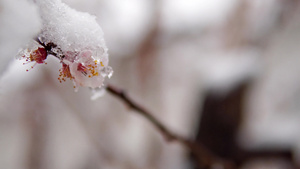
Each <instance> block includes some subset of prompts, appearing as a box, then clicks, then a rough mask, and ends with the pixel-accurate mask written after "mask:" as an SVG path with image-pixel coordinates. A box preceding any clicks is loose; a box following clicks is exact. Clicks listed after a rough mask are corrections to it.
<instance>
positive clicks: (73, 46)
mask: <svg viewBox="0 0 300 169" xmlns="http://www.w3.org/2000/svg"><path fill="white" fill-rule="evenodd" d="M36 4H37V6H38V7H39V11H40V15H41V19H42V24H43V26H42V30H41V32H40V34H39V35H38V37H37V42H33V43H32V45H31V47H29V48H28V49H27V50H25V53H24V52H23V57H25V58H26V61H27V62H32V61H34V62H35V64H42V63H45V59H46V58H47V55H53V56H55V57H57V58H58V59H59V60H60V62H61V65H62V67H61V69H60V70H59V73H60V74H59V77H58V80H59V81H60V82H63V81H66V80H67V79H70V80H72V81H73V82H74V87H75V88H76V87H77V86H84V87H90V88H93V89H98V88H100V87H101V86H102V85H103V81H104V79H105V77H106V76H108V77H110V76H111V75H112V68H111V67H109V66H108V53H107V51H108V49H107V47H106V45H105V41H104V39H103V32H102V29H101V27H100V26H99V25H98V23H97V22H96V20H95V17H94V16H91V15H90V14H88V13H83V12H78V11H76V10H74V9H72V8H70V7H69V6H67V5H66V4H64V3H62V2H61V1H60V0H49V1H45V0H36ZM44 51H46V52H47V55H46V57H45V56H44V53H43V52H44ZM26 52H27V53H26Z"/></svg>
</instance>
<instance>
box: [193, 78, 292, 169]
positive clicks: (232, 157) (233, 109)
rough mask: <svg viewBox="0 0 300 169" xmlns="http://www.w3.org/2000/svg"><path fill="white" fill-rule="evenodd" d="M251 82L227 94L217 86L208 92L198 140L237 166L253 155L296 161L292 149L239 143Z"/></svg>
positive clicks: (250, 158)
mask: <svg viewBox="0 0 300 169" xmlns="http://www.w3.org/2000/svg"><path fill="white" fill-rule="evenodd" d="M249 86H250V83H249V81H246V82H244V83H242V84H240V85H239V86H237V87H236V88H235V89H233V90H231V91H230V92H228V93H227V94H226V95H219V94H218V93H216V91H213V90H211V91H208V92H207V94H206V97H205V101H204V105H203V109H202V111H201V114H202V117H201V121H200V125H199V128H198V133H197V137H196V140H197V141H198V142H199V143H201V144H203V145H204V146H205V147H206V148H208V149H209V150H210V151H211V152H213V154H215V155H217V156H219V157H221V158H224V159H226V160H228V161H232V162H234V163H235V164H236V165H237V166H241V165H243V164H244V163H245V162H247V161H249V160H252V159H269V158H278V159H285V160H287V161H289V162H290V163H291V165H293V159H292V152H291V150H289V149H287V150H277V149H268V150H264V149H263V150H253V151H247V150H243V149H242V148H240V147H239V146H238V144H237V142H236V136H237V132H238V130H239V127H240V126H241V124H242V122H243V114H244V98H245V95H246V93H247V89H248V88H249ZM295 168H296V167H295Z"/></svg>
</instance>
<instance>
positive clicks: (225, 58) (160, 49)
mask: <svg viewBox="0 0 300 169" xmlns="http://www.w3.org/2000/svg"><path fill="white" fill-rule="evenodd" d="M63 2H65V3H66V4H68V5H69V6H71V7H72V8H74V9H76V10H78V11H82V12H88V13H90V14H92V15H95V16H96V17H97V21H98V23H99V24H100V26H101V27H102V29H103V32H104V38H105V40H106V44H107V47H108V49H109V51H108V52H109V59H110V61H109V64H110V65H111V66H112V67H113V69H114V75H113V77H112V78H111V79H110V80H108V81H106V82H107V83H111V84H114V85H116V86H119V87H121V88H123V89H125V90H126V91H128V93H129V95H130V96H131V97H132V98H134V99H135V100H137V101H138V102H139V103H140V104H142V105H145V106H146V107H147V108H148V109H149V110H151V111H152V112H153V113H155V116H156V117H158V118H159V119H160V120H161V121H162V122H163V123H164V124H166V125H167V126H168V127H169V128H170V129H171V130H172V131H175V132H177V133H179V134H181V135H184V136H187V137H193V133H194V132H195V131H194V130H195V127H196V123H197V122H198V120H197V119H198V118H199V117H198V116H199V115H198V114H197V113H198V112H199V110H198V108H199V107H200V106H199V105H201V103H202V99H203V96H204V93H205V91H206V90H208V89H215V90H218V91H219V92H222V93H226V92H228V91H230V90H231V89H232V88H233V87H234V86H236V85H238V84H239V83H240V82H242V81H244V80H246V79H252V85H251V90H250V91H249V94H248V97H247V106H246V112H247V114H246V116H247V118H246V119H247V120H246V121H245V123H244V125H243V128H242V129H241V131H240V137H239V140H240V142H241V145H243V146H244V147H247V148H257V147H260V146H263V145H265V144H269V145H273V146H275V147H292V148H293V151H294V153H295V154H296V159H298V162H299V160H300V135H299V129H300V106H299V102H300V75H299V72H300V48H299V44H300V43H299V42H300V10H299V9H300V8H299V5H298V3H296V2H294V1H292V0H284V1H282V0H264V1H261V0H222V1H219V0H210V1H207V0H188V1H187V0H176V1H172V0H160V1H158V0H153V1H146V0H85V1H83V0H63ZM40 28H41V21H40V18H39V14H38V10H37V9H36V6H35V5H34V4H33V3H32V2H29V1H27V0H0V74H1V75H0V76H1V81H0V168H3V169H98V168H104V169H140V168H143V169H150V168H151V169H152V168H157V169H167V168H169V169H185V168H189V164H188V162H187V160H186V152H185V151H184V149H183V148H182V147H180V146H179V145H177V144H169V143H166V142H165V141H164V140H163V138H162V137H161V136H160V135H159V134H158V133H157V132H156V131H155V129H154V128H153V127H152V126H151V125H150V124H149V123H148V122H147V121H146V120H145V119H144V118H143V117H140V116H138V115H136V114H134V113H131V112H130V110H128V109H127V107H126V106H124V105H123V104H122V102H120V101H119V100H117V99H116V98H114V97H112V96H111V95H109V94H106V95H105V96H103V97H101V98H99V99H98V100H96V101H91V100H90V90H89V89H87V88H80V89H79V91H78V92H74V90H73V87H72V86H73V85H72V82H71V81H67V82H65V83H62V84H61V83H59V81H58V80H57V77H58V75H59V72H58V69H59V67H60V64H59V61H58V60H57V59H55V58H53V57H49V58H48V59H47V63H48V64H47V65H37V66H36V67H35V68H34V69H32V70H30V71H29V72H26V69H27V67H28V66H29V65H23V61H20V60H16V59H15V55H16V53H17V52H18V49H19V48H20V47H22V46H23V45H25V44H26V43H27V42H28V41H29V40H30V39H31V38H32V37H34V36H35V35H36V34H37V33H39V30H40ZM299 163H300V162H299Z"/></svg>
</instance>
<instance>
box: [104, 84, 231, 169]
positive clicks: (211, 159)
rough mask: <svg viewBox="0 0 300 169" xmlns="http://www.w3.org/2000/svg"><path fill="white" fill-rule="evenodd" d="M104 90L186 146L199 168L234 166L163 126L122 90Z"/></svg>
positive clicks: (163, 133)
mask: <svg viewBox="0 0 300 169" xmlns="http://www.w3.org/2000/svg"><path fill="white" fill-rule="evenodd" d="M106 90H107V91H108V92H109V93H111V94H112V95H114V96H116V97H118V98H119V99H120V100H122V101H123V102H124V103H125V104H126V105H128V106H129V107H130V108H131V109H133V110H135V112H136V113H137V114H139V115H141V116H143V117H145V118H146V119H147V120H149V121H150V123H151V124H152V125H153V126H154V127H155V128H156V129H157V130H158V131H159V132H160V134H161V135H162V136H163V137H164V138H165V139H166V140H167V141H174V142H178V143H180V144H181V145H183V146H184V147H185V148H187V149H188V150H189V151H190V152H191V153H192V154H193V155H194V156H195V158H196V161H197V165H198V167H199V168H201V169H208V168H211V167H212V166H213V165H222V166H223V167H224V168H227V169H233V168H234V166H233V165H232V164H230V163H229V162H227V161H225V160H222V159H220V158H218V157H216V156H215V155H213V153H211V152H210V151H209V150H208V149H206V148H205V147H204V146H203V145H201V144H200V143H198V142H195V141H193V140H191V139H187V138H184V137H182V136H179V135H177V134H175V133H173V132H172V131H170V130H169V129H167V127H166V126H164V125H163V124H162V123H161V122H159V120H158V119H157V118H155V117H154V116H153V115H152V113H150V112H149V111H148V110H147V109H145V108H144V107H142V106H140V105H139V104H137V103H136V102H134V101H133V100H132V99H131V98H129V97H128V96H127V95H126V94H125V92H124V90H121V89H118V88H116V87H114V86H112V85H108V86H107V88H106Z"/></svg>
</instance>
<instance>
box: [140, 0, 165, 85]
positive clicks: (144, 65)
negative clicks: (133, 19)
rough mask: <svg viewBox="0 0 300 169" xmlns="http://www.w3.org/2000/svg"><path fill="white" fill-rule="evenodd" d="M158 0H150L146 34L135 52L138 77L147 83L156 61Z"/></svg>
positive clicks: (143, 82)
mask: <svg viewBox="0 0 300 169" xmlns="http://www.w3.org/2000/svg"><path fill="white" fill-rule="evenodd" d="M160 6H161V4H160V1H158V0H154V1H153V2H152V6H151V9H152V11H151V12H152V17H151V23H149V29H148V32H147V34H146V35H145V37H144V39H143V41H142V42H141V44H140V45H139V48H138V50H137V51H136V54H137V56H138V57H137V69H138V72H139V74H138V75H139V79H140V82H141V83H142V84H147V79H148V77H149V76H150V77H151V72H153V70H154V69H156V68H157V66H154V63H156V51H157V45H156V41H157V39H158V36H159V31H160V30H159V21H160V15H161V10H160Z"/></svg>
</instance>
